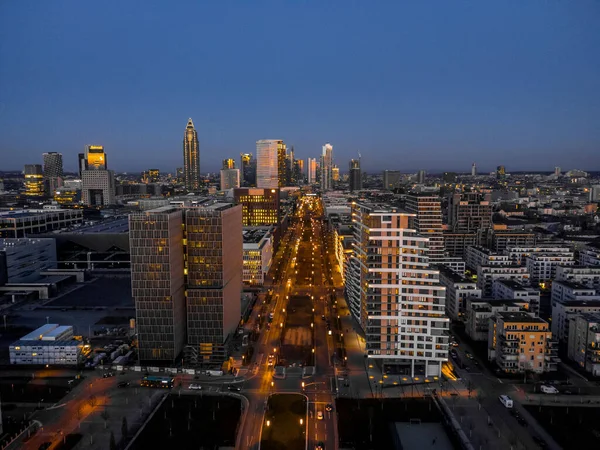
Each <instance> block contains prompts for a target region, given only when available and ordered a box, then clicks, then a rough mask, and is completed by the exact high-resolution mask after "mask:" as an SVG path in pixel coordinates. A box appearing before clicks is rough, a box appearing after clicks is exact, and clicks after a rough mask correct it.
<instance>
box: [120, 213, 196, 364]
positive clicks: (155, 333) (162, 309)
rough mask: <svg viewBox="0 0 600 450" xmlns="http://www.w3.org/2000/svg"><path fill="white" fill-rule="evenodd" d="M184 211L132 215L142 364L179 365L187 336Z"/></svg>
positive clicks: (133, 274)
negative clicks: (149, 362) (150, 361)
mask: <svg viewBox="0 0 600 450" xmlns="http://www.w3.org/2000/svg"><path fill="white" fill-rule="evenodd" d="M183 223H184V222H183V210H182V209H181V208H176V207H173V206H164V207H162V208H157V209H153V210H150V211H144V212H140V213H136V214H132V215H130V216H129V246H130V252H131V292H132V296H133V299H134V302H135V313H136V329H137V335H138V352H139V359H140V360H141V361H147V360H163V361H174V360H175V359H176V358H177V357H178V356H179V354H180V353H181V352H182V350H183V346H184V344H185V338H186V311H185V310H186V305H185V287H184V249H183V237H184V236H183Z"/></svg>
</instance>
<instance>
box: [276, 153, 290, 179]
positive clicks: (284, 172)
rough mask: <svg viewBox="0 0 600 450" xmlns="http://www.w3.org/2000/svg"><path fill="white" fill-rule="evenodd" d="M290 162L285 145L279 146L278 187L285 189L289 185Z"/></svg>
mask: <svg viewBox="0 0 600 450" xmlns="http://www.w3.org/2000/svg"><path fill="white" fill-rule="evenodd" d="M289 167H290V166H289V161H288V154H287V149H286V147H285V144H283V142H282V144H280V145H277V185H278V186H279V187H284V186H287V185H288V184H289V174H290V170H289Z"/></svg>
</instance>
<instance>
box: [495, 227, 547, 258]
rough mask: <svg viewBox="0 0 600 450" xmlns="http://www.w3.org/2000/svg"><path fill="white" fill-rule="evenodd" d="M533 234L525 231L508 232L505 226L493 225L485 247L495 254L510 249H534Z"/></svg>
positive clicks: (534, 240)
mask: <svg viewBox="0 0 600 450" xmlns="http://www.w3.org/2000/svg"><path fill="white" fill-rule="evenodd" d="M535 245H536V239H535V233H534V232H533V231H527V230H509V229H507V227H506V225H494V226H493V227H492V228H490V229H489V231H488V233H487V236H486V246H487V247H488V248H489V249H490V250H492V251H493V252H496V253H502V252H504V251H505V250H506V249H507V248H510V247H534V246H535Z"/></svg>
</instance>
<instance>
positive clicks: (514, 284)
mask: <svg viewBox="0 0 600 450" xmlns="http://www.w3.org/2000/svg"><path fill="white" fill-rule="evenodd" d="M494 283H502V284H503V285H504V286H506V287H509V288H511V289H513V290H517V289H518V290H520V291H531V290H532V288H531V287H529V286H524V285H523V284H521V283H519V282H518V281H516V280H494Z"/></svg>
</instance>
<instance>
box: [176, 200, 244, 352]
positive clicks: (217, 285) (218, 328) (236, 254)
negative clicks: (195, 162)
mask: <svg viewBox="0 0 600 450" xmlns="http://www.w3.org/2000/svg"><path fill="white" fill-rule="evenodd" d="M185 238H186V243H187V245H186V247H185V249H186V258H185V261H186V264H187V265H186V267H185V274H186V296H187V347H186V352H185V360H186V361H187V362H188V363H191V364H197V363H202V362H211V361H224V360H225V358H226V349H225V341H226V340H227V338H228V337H229V336H230V335H231V334H232V333H233V332H234V331H235V329H236V327H237V325H238V323H239V320H240V316H241V314H242V311H241V293H242V266H243V236H242V207H241V206H240V205H232V204H228V203H216V204H213V205H210V206H205V207H201V208H187V209H186V210H185Z"/></svg>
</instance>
